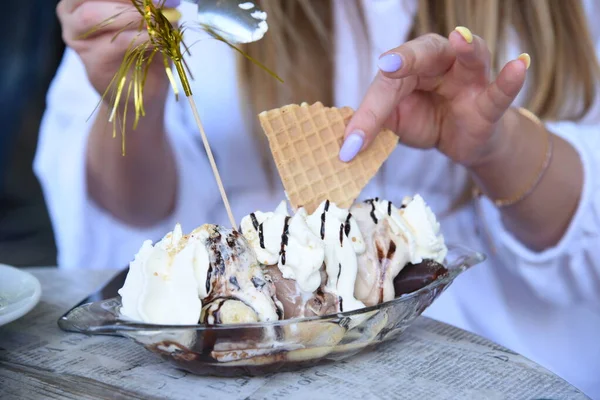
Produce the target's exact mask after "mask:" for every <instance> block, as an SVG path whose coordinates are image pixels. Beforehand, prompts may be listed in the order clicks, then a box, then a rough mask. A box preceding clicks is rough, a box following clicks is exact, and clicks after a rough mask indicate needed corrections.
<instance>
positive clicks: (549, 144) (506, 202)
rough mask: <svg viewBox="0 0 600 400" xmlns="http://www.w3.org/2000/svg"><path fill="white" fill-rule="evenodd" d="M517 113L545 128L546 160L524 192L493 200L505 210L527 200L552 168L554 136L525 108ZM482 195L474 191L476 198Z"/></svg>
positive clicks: (519, 109) (478, 191) (479, 191)
mask: <svg viewBox="0 0 600 400" xmlns="http://www.w3.org/2000/svg"><path fill="white" fill-rule="evenodd" d="M516 111H517V112H518V113H519V114H521V115H522V116H524V117H525V118H527V119H529V120H530V121H532V122H534V123H535V124H536V125H538V126H540V127H542V128H544V131H545V132H546V155H545V156H544V160H543V162H542V164H541V166H540V168H539V169H538V173H537V174H536V176H535V178H534V179H533V180H532V182H531V183H530V184H529V185H528V186H527V187H526V188H525V189H524V190H522V191H520V192H518V193H517V194H516V195H514V196H512V197H509V198H506V199H496V200H492V202H493V203H494V205H495V206H496V207H498V208H505V207H510V206H513V205H515V204H517V203H519V202H520V201H522V200H524V199H525V198H527V197H528V196H529V195H530V194H531V193H532V192H533V191H534V190H535V188H536V187H537V186H538V184H539V183H540V181H541V180H542V177H543V176H544V174H545V173H546V171H547V170H548V167H549V166H550V162H551V161H552V154H553V150H554V143H553V141H552V135H551V134H550V132H548V131H547V130H546V128H545V126H544V124H543V123H542V121H541V120H540V119H539V118H538V117H537V116H535V115H534V114H533V113H532V112H531V111H529V110H527V109H525V108H517V109H516ZM482 194H483V192H482V191H481V189H479V188H478V187H475V188H474V189H473V195H474V196H477V197H479V196H481V195H482Z"/></svg>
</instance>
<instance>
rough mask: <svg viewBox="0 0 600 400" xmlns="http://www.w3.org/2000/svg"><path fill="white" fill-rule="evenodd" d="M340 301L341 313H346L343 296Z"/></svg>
mask: <svg viewBox="0 0 600 400" xmlns="http://www.w3.org/2000/svg"><path fill="white" fill-rule="evenodd" d="M338 300H339V301H340V312H344V299H342V296H339V297H338Z"/></svg>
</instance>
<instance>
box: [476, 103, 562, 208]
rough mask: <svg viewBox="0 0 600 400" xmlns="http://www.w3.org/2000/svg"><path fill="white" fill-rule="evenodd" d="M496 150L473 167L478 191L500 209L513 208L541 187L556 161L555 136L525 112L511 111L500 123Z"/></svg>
mask: <svg viewBox="0 0 600 400" xmlns="http://www.w3.org/2000/svg"><path fill="white" fill-rule="evenodd" d="M497 140H498V142H497V143H496V148H495V149H494V151H492V152H490V153H489V155H488V156H487V157H486V158H485V159H482V160H481V162H479V163H477V164H475V165H474V166H472V167H471V168H470V172H471V175H472V177H473V179H474V181H475V183H476V185H477V189H478V192H479V193H480V194H485V195H487V197H489V198H490V199H491V200H492V201H493V202H494V204H495V205H496V206H497V207H509V206H512V205H514V204H517V203H519V202H521V200H523V199H524V198H526V197H528V196H529V195H530V194H531V193H532V192H533V191H534V190H535V188H536V187H537V185H538V183H539V181H540V179H541V178H542V176H543V175H544V173H545V171H546V169H547V168H548V166H549V163H550V160H551V158H552V152H553V151H552V149H553V146H552V136H551V134H550V133H549V132H548V131H547V130H546V128H545V127H544V125H543V124H542V123H541V121H540V120H539V119H538V118H537V117H535V116H534V115H533V114H531V113H530V112H528V111H527V110H523V109H510V110H509V111H508V112H507V113H505V116H504V117H503V118H502V120H501V121H500V123H499V130H498V132H497Z"/></svg>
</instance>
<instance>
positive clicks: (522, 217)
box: [470, 109, 583, 251]
mask: <svg viewBox="0 0 600 400" xmlns="http://www.w3.org/2000/svg"><path fill="white" fill-rule="evenodd" d="M500 129H501V133H500V135H499V140H498V143H497V145H496V146H495V151H494V152H492V153H491V154H489V155H488V156H487V157H485V159H483V160H481V161H480V162H478V163H477V164H476V165H474V166H471V167H470V171H471V173H472V176H473V177H474V179H475V181H476V183H477V184H478V186H479V187H480V188H481V190H482V191H483V192H484V193H485V194H486V195H487V196H488V197H489V198H490V199H492V200H497V199H509V198H514V196H519V195H520V194H526V193H527V195H526V196H525V197H523V198H522V199H520V200H519V201H517V202H516V203H514V204H513V205H510V206H506V207H501V208H500V210H501V213H502V220H503V222H504V225H505V227H506V228H507V229H508V230H509V231H510V232H511V233H512V234H513V235H514V236H515V238H517V239H518V240H519V241H521V242H522V243H523V244H524V245H526V246H527V247H529V248H530V249H532V250H534V251H541V250H544V249H547V248H549V247H552V246H554V245H556V244H557V243H558V242H559V241H560V239H561V238H562V237H563V235H564V233H565V231H566V230H567V228H568V226H569V224H570V222H571V220H572V218H573V215H574V213H575V211H576V209H577V206H578V204H579V200H580V197H581V191H582V187H583V167H582V163H581V160H580V156H579V154H578V153H577V151H576V150H575V148H573V146H571V144H569V143H568V142H567V141H565V140H564V139H563V138H561V137H560V136H557V135H554V134H553V133H551V132H548V131H546V128H545V127H544V126H543V125H541V124H538V123H536V122H535V121H533V120H532V119H530V118H528V117H526V116H524V115H523V114H521V113H519V112H517V111H516V110H514V109H509V111H508V112H507V113H506V114H505V115H504V117H503V118H502V120H501V128H500ZM548 141H552V143H551V146H552V147H551V152H548V151H547V145H548ZM545 162H547V166H544V163H545ZM539 174H542V176H541V178H540V180H539V181H538V182H537V183H536V182H535V180H536V178H537V177H538V176H539Z"/></svg>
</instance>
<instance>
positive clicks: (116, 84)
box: [84, 0, 283, 229]
mask: <svg viewBox="0 0 600 400" xmlns="http://www.w3.org/2000/svg"><path fill="white" fill-rule="evenodd" d="M164 3H165V1H164V0H163V1H161V2H160V3H159V4H158V5H155V4H154V2H153V1H152V0H131V4H132V5H133V6H134V7H135V9H136V10H137V11H138V12H139V14H140V15H141V16H142V22H141V23H140V25H139V27H138V30H139V32H140V35H141V33H142V32H143V31H144V30H146V31H147V33H148V40H147V41H144V42H143V43H141V44H140V43H137V42H138V41H139V36H140V35H138V37H136V39H134V40H132V42H131V44H130V46H129V47H128V49H127V51H126V52H125V56H124V57H123V62H122V63H121V65H120V67H119V70H118V71H117V73H116V74H115V75H114V77H113V79H112V81H111V82H110V84H109V86H108V88H107V89H106V91H105V92H104V94H103V95H102V100H101V102H102V101H104V100H105V99H106V97H107V96H108V95H109V94H110V96H111V98H110V101H109V102H108V104H109V108H110V117H109V122H111V123H112V124H113V137H116V136H117V131H118V130H119V129H120V131H121V139H122V146H121V147H122V152H123V155H125V131H126V127H127V111H128V105H129V104H130V102H131V99H132V97H133V107H134V109H135V120H134V122H133V129H134V130H135V129H136V128H137V126H138V123H139V120H140V118H142V117H144V116H145V115H146V112H145V110H144V87H145V84H146V78H147V76H148V70H149V67H150V65H151V64H152V62H153V61H154V59H155V57H156V56H159V57H162V61H163V63H164V67H165V73H166V75H167V77H168V79H169V82H170V84H171V88H172V89H173V92H174V94H175V96H176V97H177V99H178V98H179V94H180V93H179V89H178V86H177V82H176V81H175V77H174V74H173V70H172V67H171V63H172V64H173V66H174V67H175V70H176V71H177V75H178V76H179V79H180V81H181V84H182V86H183V91H184V93H185V96H186V97H187V99H188V101H189V104H190V107H191V109H192V112H193V114H194V118H195V120H196V123H197V125H198V130H199V131H200V135H201V136H202V141H203V144H204V148H205V150H206V153H207V155H208V158H209V161H210V164H211V167H212V170H213V174H214V176H215V180H216V181H217V185H218V187H219V190H220V192H221V197H222V199H223V203H224V205H225V208H226V210H227V214H228V216H229V220H230V222H231V225H232V227H233V228H234V229H235V228H236V223H235V219H234V217H233V213H232V212H231V207H230V206H229V201H228V199H227V195H226V193H225V190H224V188H223V184H222V182H221V178H220V175H219V171H218V168H217V166H216V163H215V161H214V157H213V154H212V151H211V148H210V145H209V143H208V139H207V136H206V133H205V132H204V127H203V126H202V122H201V121H200V117H199V114H198V110H197V107H196V104H195V102H194V99H193V97H192V89H191V86H190V82H189V78H188V76H190V77H191V76H192V75H191V73H190V71H189V69H188V67H187V65H186V62H185V59H184V54H190V49H189V48H188V47H187V46H186V44H185V42H184V40H183V36H184V32H185V31H186V29H187V28H188V27H186V26H184V25H181V26H173V24H172V23H171V22H170V21H169V19H168V18H167V16H166V15H165V14H166V11H168V10H165V9H164V7H163V6H164ZM122 14H123V12H121V13H119V14H117V15H114V16H112V17H110V18H108V19H107V20H105V21H103V22H102V23H100V24H99V25H97V26H95V27H94V28H92V29H91V30H90V31H89V32H87V33H86V35H84V36H88V35H91V34H93V33H94V32H97V31H98V30H100V29H102V28H103V27H105V26H108V25H109V24H110V23H112V22H113V21H114V20H115V19H116V18H117V17H119V16H120V15H122ZM197 26H198V28H200V29H202V30H204V31H205V32H207V33H208V34H209V35H210V36H212V37H213V38H214V39H216V40H219V41H222V42H224V43H225V44H227V45H228V46H229V47H231V48H232V49H234V50H235V51H237V52H239V53H240V54H242V55H243V56H244V57H246V58H247V59H249V60H250V61H252V62H253V63H255V64H256V65H258V66H259V67H261V68H262V69H264V70H265V71H266V72H267V73H269V74H270V75H271V76H273V77H274V78H275V79H277V80H279V81H280V82H283V81H282V80H281V78H279V76H277V74H275V73H274V72H273V71H271V70H270V69H268V68H267V67H265V66H264V65H262V64H261V63H260V62H258V61H257V60H255V59H253V58H252V57H250V56H249V55H248V54H246V53H245V52H244V51H242V50H241V49H239V48H238V47H236V46H235V45H234V44H232V43H230V42H228V41H227V40H226V39H224V38H223V36H221V35H220V34H219V33H218V32H217V31H216V30H215V29H214V28H212V27H209V26H206V25H201V24H197ZM128 27H129V26H127V27H126V28H128ZM126 28H125V29H126ZM123 30H124V29H123ZM123 30H121V31H120V32H117V34H116V35H115V38H116V37H117V36H118V35H119V34H120V33H121V32H122V31H123ZM113 40H114V38H113ZM121 104H123V106H121Z"/></svg>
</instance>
